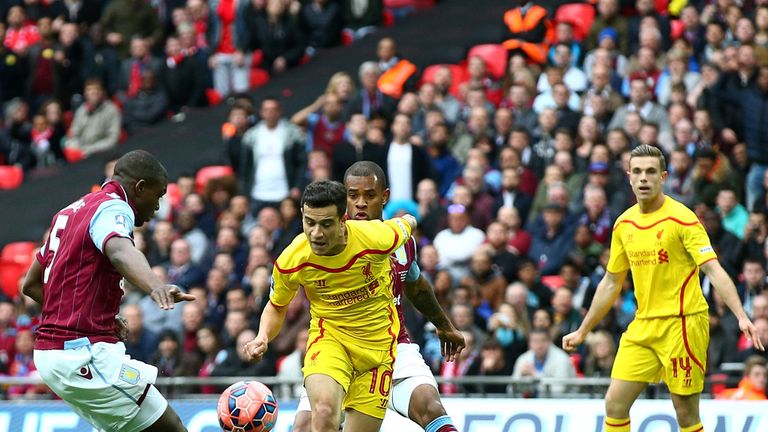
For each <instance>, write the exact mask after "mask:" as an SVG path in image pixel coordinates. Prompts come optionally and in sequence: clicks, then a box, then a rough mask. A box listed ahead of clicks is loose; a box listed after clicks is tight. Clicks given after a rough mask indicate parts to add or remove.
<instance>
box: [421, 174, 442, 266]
mask: <svg viewBox="0 0 768 432" xmlns="http://www.w3.org/2000/svg"><path fill="white" fill-rule="evenodd" d="M416 202H417V204H418V206H419V210H418V215H419V218H420V219H419V220H420V223H419V228H418V229H419V231H421V232H422V233H423V234H424V235H425V236H426V237H427V238H428V239H430V240H432V239H434V238H435V236H436V235H437V233H438V232H439V231H440V230H442V229H443V228H444V227H445V223H446V209H445V207H443V206H442V205H441V204H440V195H439V194H438V191H437V185H436V184H435V181H434V180H432V179H424V180H422V181H420V182H419V185H418V186H417V188H416ZM422 252H423V251H422Z"/></svg>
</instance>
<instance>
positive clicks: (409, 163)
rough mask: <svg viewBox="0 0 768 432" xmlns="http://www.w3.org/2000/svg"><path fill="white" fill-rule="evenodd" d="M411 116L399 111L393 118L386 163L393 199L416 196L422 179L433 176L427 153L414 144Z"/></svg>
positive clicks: (411, 198) (391, 197)
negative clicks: (412, 140) (412, 141)
mask: <svg viewBox="0 0 768 432" xmlns="http://www.w3.org/2000/svg"><path fill="white" fill-rule="evenodd" d="M410 139H411V119H410V118H409V117H408V116H406V115H405V114H397V115H396V116H395V118H394V121H393V122H392V141H390V143H389V144H388V145H387V149H386V155H387V163H386V165H385V166H384V167H383V168H384V171H385V172H386V173H387V177H388V179H389V181H388V184H389V189H390V200H392V201H395V200H413V198H414V197H415V195H416V187H417V185H418V184H419V182H420V181H422V180H423V179H425V178H428V177H432V175H431V170H430V169H429V166H430V165H429V159H428V156H427V153H426V152H425V151H424V149H422V148H421V147H417V146H415V145H413V144H412V143H411V141H410Z"/></svg>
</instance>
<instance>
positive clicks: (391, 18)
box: [381, 10, 395, 27]
mask: <svg viewBox="0 0 768 432" xmlns="http://www.w3.org/2000/svg"><path fill="white" fill-rule="evenodd" d="M381 22H382V24H384V27H392V26H393V25H395V14H394V13H392V11H391V10H385V11H384V12H382V13H381Z"/></svg>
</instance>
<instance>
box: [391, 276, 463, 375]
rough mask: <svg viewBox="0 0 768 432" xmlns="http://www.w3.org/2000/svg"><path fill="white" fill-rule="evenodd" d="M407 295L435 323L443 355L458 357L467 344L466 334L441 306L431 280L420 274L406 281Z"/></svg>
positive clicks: (446, 357) (447, 358)
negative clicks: (459, 329) (464, 334)
mask: <svg viewBox="0 0 768 432" xmlns="http://www.w3.org/2000/svg"><path fill="white" fill-rule="evenodd" d="M405 296H406V297H408V300H410V301H411V304H413V307H415V308H416V310H418V311H419V312H421V314H422V315H424V317H426V318H427V319H428V320H429V322H431V323H432V324H434V325H435V328H436V329H437V336H438V337H439V338H440V351H441V354H442V355H443V357H445V359H446V360H447V361H453V360H454V359H455V358H457V357H458V355H459V353H461V351H462V350H463V349H464V347H465V346H466V343H465V342H464V336H462V335H461V332H460V331H458V330H457V329H456V327H454V326H453V323H451V320H450V319H449V318H448V315H446V313H445V311H444V310H443V308H442V307H441V306H440V303H439V302H438V301H437V297H435V291H434V289H432V285H430V283H429V281H427V279H426V278H424V276H421V275H420V276H419V278H418V279H416V280H415V281H413V282H406V283H405Z"/></svg>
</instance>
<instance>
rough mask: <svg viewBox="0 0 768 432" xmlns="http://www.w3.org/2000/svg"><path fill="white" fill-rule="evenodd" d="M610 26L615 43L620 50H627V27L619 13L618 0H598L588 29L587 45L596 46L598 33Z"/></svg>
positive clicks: (625, 21)
mask: <svg viewBox="0 0 768 432" xmlns="http://www.w3.org/2000/svg"><path fill="white" fill-rule="evenodd" d="M606 28H610V29H612V30H614V31H615V32H616V34H617V39H618V41H617V43H618V46H619V48H620V50H621V52H628V50H627V47H628V46H629V28H628V26H627V20H626V19H625V18H624V17H622V16H621V15H620V14H619V0H599V1H598V2H597V16H596V17H595V21H594V22H593V23H592V27H590V29H589V37H588V38H587V46H597V43H598V35H600V33H601V32H602V31H603V30H604V29H606Z"/></svg>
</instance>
